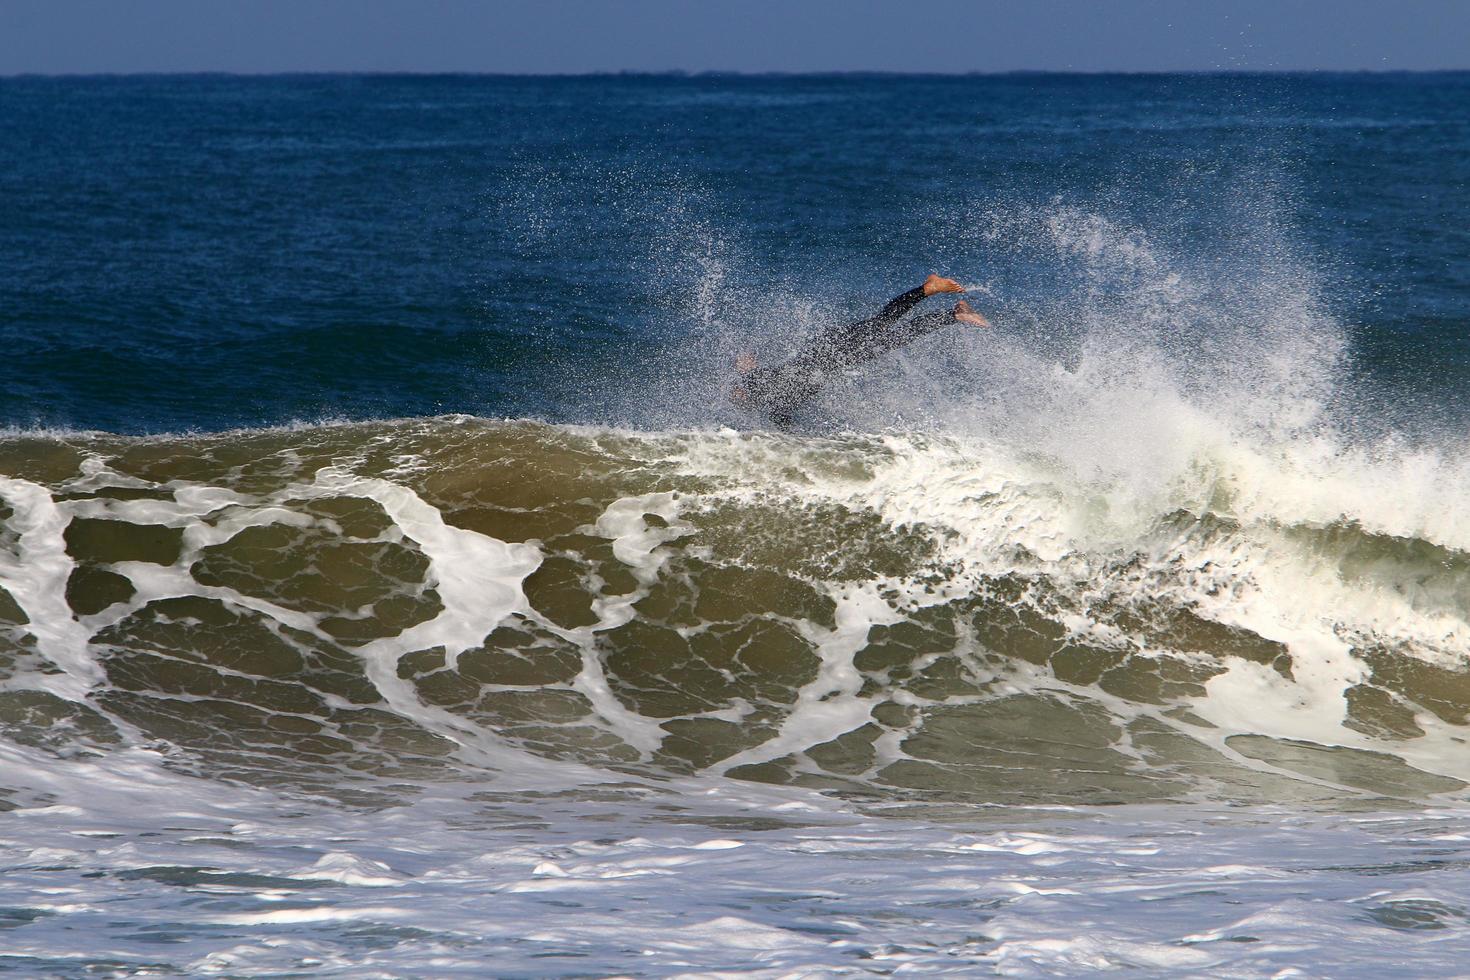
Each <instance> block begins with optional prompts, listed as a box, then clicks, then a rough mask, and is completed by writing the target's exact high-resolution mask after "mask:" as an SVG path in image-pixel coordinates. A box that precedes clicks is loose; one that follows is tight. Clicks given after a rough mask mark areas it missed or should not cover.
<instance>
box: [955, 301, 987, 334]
mask: <svg viewBox="0 0 1470 980" xmlns="http://www.w3.org/2000/svg"><path fill="white" fill-rule="evenodd" d="M954 318H955V319H956V320H958V321H959V322H960V323H968V324H970V325H971V326H973V327H988V326H990V321H989V320H987V319H985V318H984V317H983V316H981V315H980V314H979V313H976V312H975V311H974V310H973V309H971V308H970V304H969V303H966V302H965V301H964V300H960V301H959V302H958V303H956V304H955V305H954Z"/></svg>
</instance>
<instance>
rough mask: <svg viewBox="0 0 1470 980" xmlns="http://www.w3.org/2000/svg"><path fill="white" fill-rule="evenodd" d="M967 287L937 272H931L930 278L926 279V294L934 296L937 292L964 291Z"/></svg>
mask: <svg viewBox="0 0 1470 980" xmlns="http://www.w3.org/2000/svg"><path fill="white" fill-rule="evenodd" d="M964 291H965V287H964V286H961V285H960V284H959V283H957V282H955V281H954V280H953V279H946V278H944V277H943V276H941V275H939V274H938V273H937V272H931V273H929V278H928V279H925V280H924V295H925V296H933V295H934V294H935V293H963V292H964Z"/></svg>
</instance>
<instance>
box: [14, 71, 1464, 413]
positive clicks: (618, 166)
mask: <svg viewBox="0 0 1470 980" xmlns="http://www.w3.org/2000/svg"><path fill="white" fill-rule="evenodd" d="M1046 208H1052V209H1058V208H1071V209H1078V210H1080V211H1081V212H1085V213H1087V214H1089V215H1096V216H1100V217H1101V218H1102V219H1104V220H1106V221H1107V222H1109V223H1110V224H1111V225H1112V226H1114V227H1116V228H1121V229H1123V231H1122V232H1120V234H1138V235H1142V236H1146V238H1147V239H1148V241H1149V243H1150V244H1151V246H1152V247H1154V248H1156V249H1164V250H1166V251H1167V252H1168V253H1169V254H1170V257H1171V259H1170V261H1171V262H1173V263H1175V264H1176V265H1178V266H1180V267H1188V268H1191V269H1195V270H1200V269H1208V270H1210V271H1209V272H1208V274H1207V275H1206V278H1207V279H1208V280H1209V285H1208V288H1211V289H1220V288H1225V287H1226V286H1228V282H1229V281H1237V280H1239V279H1240V278H1241V277H1242V276H1246V275H1250V274H1251V272H1250V270H1251V267H1252V266H1253V265H1255V266H1273V267H1278V268H1279V266H1280V265H1281V263H1283V262H1285V261H1287V260H1288V259H1289V260H1290V261H1291V262H1292V263H1294V264H1295V267H1296V271H1295V272H1294V273H1293V274H1295V275H1298V276H1302V277H1307V278H1310V280H1311V289H1312V293H1313V297H1314V300H1313V301H1314V303H1316V304H1318V305H1319V306H1320V308H1321V309H1322V311H1323V312H1325V313H1326V314H1328V315H1330V316H1331V317H1333V318H1334V319H1335V320H1337V321H1338V322H1340V323H1341V324H1342V325H1343V327H1344V329H1345V330H1346V331H1347V333H1348V335H1349V337H1350V341H1351V345H1352V351H1351V360H1352V367H1353V370H1355V371H1358V372H1362V373H1364V374H1366V375H1368V376H1370V377H1372V378H1373V379H1375V380H1377V381H1379V382H1381V383H1383V384H1385V385H1387V386H1388V387H1389V388H1390V389H1392V390H1393V391H1394V392H1395V395H1394V397H1393V398H1392V399H1390V401H1392V402H1394V403H1396V404H1402V401H1403V399H1405V398H1413V399H1420V398H1421V396H1423V395H1425V394H1426V393H1427V395H1428V397H1427V398H1422V400H1417V401H1416V402H1415V404H1416V405H1417V406H1418V410H1419V411H1422V412H1428V413H1442V412H1446V411H1449V409H1450V406H1451V405H1452V404H1458V403H1459V402H1460V401H1462V399H1461V397H1460V392H1461V391H1462V390H1463V386H1464V383H1465V379H1466V377H1467V371H1470V339H1467V324H1470V225H1467V222H1466V220H1465V218H1466V215H1467V214H1470V75H1466V74H1433V75H1285V76H1251V75H1223V76H1212V75H1180V76H1167V75H1160V76H1106V75H1103V76H1091V75H1011V76H1000V77H924V76H912V77H897V76H874V77H865V76H852V77H674V76H599V77H577V78H514V77H506V78H500V77H461V76H445V77H407V76H405V77H393V76H382V77H379V76H300V77H267V78H236V77H212V76H196V77H136V78H106V77H103V78H74V79H73V78H68V79H61V78H11V79H5V80H3V81H0V214H3V215H4V219H3V221H0V259H3V261H0V311H3V316H0V343H3V347H4V350H5V355H6V356H5V357H4V360H3V363H0V372H3V373H0V382H3V383H0V391H3V393H4V394H3V401H0V421H3V422H4V423H7V424H9V425H12V426H20V427H31V426H50V427H64V428H81V429H105V430H109V431H119V432H151V431H163V430H181V429H204V430H215V429H221V428H227V427H238V426H254V425H260V424H267V423H280V422H285V421H291V420H297V421H302V420H315V419H320V418H373V417H400V416H419V415H425V414H439V413H446V412H465V413H472V414H479V415H492V416H501V415H509V416H522V415H535V416H540V417H546V418H549V419H575V420H583V421H588V420H591V421H596V420H603V421H631V422H639V421H643V419H642V418H641V417H640V412H641V411H642V410H641V409H640V405H639V400H638V399H636V398H629V397H627V396H626V389H627V388H629V387H637V386H640V385H643V384H650V383H652V384H665V383H668V382H669V381H670V376H671V375H677V374H678V373H679V372H681V371H687V370H688V365H687V359H688V356H689V355H690V353H691V350H690V348H696V349H697V348H698V347H699V345H701V344H705V343H707V328H708V326H709V323H710V321H711V320H712V319H724V320H726V321H728V323H729V324H730V325H731V329H735V330H738V331H742V332H752V333H755V334H762V333H765V332H770V331H772V330H787V329H789V330H790V331H791V332H793V333H796V334H799V333H800V332H801V331H802V330H804V329H809V328H810V327H811V326H812V325H813V324H816V323H818V322H819V321H820V319H821V317H820V315H817V314H815V313H810V311H811V310H820V309H822V308H826V309H830V311H831V314H832V316H833V318H845V317H849V316H853V317H855V316H859V315H862V314H863V313H864V312H866V310H867V309H868V307H870V306H873V305H875V304H877V303H878V302H881V301H882V300H883V299H885V298H887V297H888V296H890V295H892V294H895V293H897V292H901V291H902V290H903V289H905V288H908V287H909V286H910V285H913V284H914V283H916V282H917V280H918V278H922V275H923V274H925V273H927V272H928V271H930V270H931V269H938V270H940V271H943V272H946V273H948V274H951V275H955V276H957V277H959V278H961V279H964V280H965V281H966V282H974V283H983V284H985V285H986V287H987V288H988V290H989V292H988V293H987V294H986V295H985V297H984V298H985V300H986V303H985V305H986V307H987V309H988V310H989V311H990V312H991V313H992V314H993V315H994V317H995V318H996V320H997V322H998V323H1000V324H1002V325H1007V324H1009V325H1010V326H1012V327H1013V328H1015V329H1017V330H1035V329H1036V325H1037V323H1038V321H1039V320H1043V319H1044V320H1046V321H1048V328H1049V329H1057V328H1065V327H1066V326H1067V323H1066V321H1068V320H1069V319H1072V320H1075V319H1076V316H1075V308H1076V304H1077V297H1078V288H1079V287H1078V283H1077V280H1076V277H1075V276H1073V275H1070V274H1069V273H1068V271H1067V270H1065V269H1061V268H1059V267H1058V263H1057V261H1056V257H1055V256H1054V255H1053V254H1052V253H1051V252H1049V251H1047V250H1043V249H1037V248H1034V247H1027V246H1026V245H1025V243H1019V244H1018V242H1017V240H1016V239H1015V238H1013V237H1010V236H1009V235H1008V234H1007V233H1005V232H1002V233H1001V234H1000V237H996V232H995V230H994V225H995V222H994V220H993V218H991V217H987V216H988V215H992V214H993V212H994V211H995V210H996V209H1010V210H1017V209H1046ZM916 277H917V278H916ZM1100 286H1101V288H1103V289H1104V290H1105V289H1106V288H1107V286H1108V283H1107V282H1106V281H1103V282H1102V283H1101V284H1100ZM1087 288H1088V289H1091V290H1094V291H1096V290H1097V289H1098V288H1099V284H1098V283H1096V282H1094V283H1090V284H1089V285H1088V286H1087ZM710 290H714V291H715V295H716V298H717V302H715V303H713V304H711V303H710V301H709V293H710ZM793 295H794V296H797V297H800V298H801V300H802V302H803V303H805V304H807V307H806V308H807V309H808V311H809V320H808V321H805V322H803V323H800V324H796V325H794V326H790V327H787V326H786V325H787V324H788V323H790V322H791V319H792V317H791V313H790V309H791V305H790V300H791V297H792V296H793ZM701 304H703V305H701ZM1259 313H1260V311H1259V310H1254V309H1253V310H1248V311H1243V312H1242V315H1246V316H1255V315H1258V314H1259ZM701 326H703V327H704V328H706V329H704V330H700V329H696V328H698V327H701ZM671 352H673V353H671ZM610 378H611V379H616V386H617V387H618V388H621V389H624V392H623V394H622V395H621V396H618V395H613V394H610V393H609V392H608V391H607V382H608V379H610ZM673 380H675V381H677V380H678V378H674V379H673ZM665 414H667V411H665ZM717 414H718V413H717V412H715V411H714V410H712V409H711V408H710V407H709V406H708V405H707V404H706V405H703V406H702V407H693V406H690V407H689V408H688V409H687V411H686V412H685V415H686V416H687V417H686V418H684V419H681V420H680V421H686V422H691V423H705V424H708V423H709V422H711V421H716V420H718V419H717V418H716V415H717Z"/></svg>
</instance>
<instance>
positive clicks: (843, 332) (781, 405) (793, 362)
mask: <svg viewBox="0 0 1470 980" xmlns="http://www.w3.org/2000/svg"><path fill="white" fill-rule="evenodd" d="M964 291H965V287H964V286H961V285H960V284H959V283H957V282H955V281H954V280H953V279H946V278H944V277H943V276H940V275H937V274H931V275H930V276H929V278H928V279H925V280H924V284H923V285H922V286H917V287H915V288H913V289H910V290H909V291H908V292H906V293H903V294H902V295H900V296H895V297H894V298H893V299H891V300H889V301H888V305H887V306H884V307H883V309H881V310H879V311H878V313H877V315H875V316H871V317H868V318H867V319H865V320H858V321H857V322H856V323H848V324H843V325H841V326H835V327H828V328H827V329H826V330H823V331H822V332H821V333H819V334H817V336H816V337H814V338H813V339H812V340H811V342H810V343H808V344H807V345H806V347H805V348H804V349H803V350H802V351H801V352H799V353H798V354H796V355H795V356H793V357H791V358H790V359H789V360H787V361H785V362H784V363H782V364H777V365H775V366H772V367H762V366H761V365H759V364H758V363H757V362H756V359H755V355H754V354H752V353H749V352H746V353H744V354H741V355H740V356H739V357H738V358H736V360H735V367H736V370H738V371H739V372H740V380H739V381H737V382H735V384H734V386H733V387H732V388H731V389H730V399H731V401H733V402H735V403H736V404H737V405H743V406H747V407H750V408H754V409H757V410H759V411H761V412H763V413H765V414H766V415H767V416H769V417H770V419H771V421H772V422H775V423H776V424H777V425H780V426H786V425H790V424H791V417H792V413H793V412H795V411H796V410H797V409H798V408H800V407H801V406H802V405H805V404H806V403H807V402H809V401H811V399H812V398H813V397H815V396H816V394H817V393H818V392H819V391H821V390H822V387H823V386H824V385H825V384H826V383H827V379H828V378H829V377H830V376H831V375H832V374H834V373H836V372H838V371H842V370H846V369H847V368H852V367H856V366H857V365H859V364H863V363H865V362H867V361H871V360H872V359H873V358H875V357H878V356H879V355H881V354H886V353H888V352H889V351H891V350H896V349H897V348H899V347H902V346H903V345H904V344H907V343H909V342H910V341H913V340H916V339H918V338H919V337H922V336H924V335H925V334H928V333H932V332H934V331H935V330H938V329H939V328H940V327H944V326H948V325H949V324H951V323H968V324H971V325H973V326H977V327H988V326H990V321H988V320H986V319H985V318H984V317H983V316H981V315H980V314H979V313H976V312H975V311H974V310H973V309H971V308H970V304H969V303H966V302H965V301H964V300H960V301H959V302H958V303H956V304H955V305H954V308H953V309H950V310H943V311H940V312H934V313H925V314H924V315H922V316H916V317H914V318H913V319H912V320H909V321H907V322H906V323H900V322H899V321H900V320H902V319H903V317H904V315H905V314H906V313H908V312H909V311H910V310H912V309H913V308H914V307H916V306H918V305H919V304H920V303H922V302H923V301H924V299H925V298H926V297H929V296H933V295H934V294H935V293H962V292H964Z"/></svg>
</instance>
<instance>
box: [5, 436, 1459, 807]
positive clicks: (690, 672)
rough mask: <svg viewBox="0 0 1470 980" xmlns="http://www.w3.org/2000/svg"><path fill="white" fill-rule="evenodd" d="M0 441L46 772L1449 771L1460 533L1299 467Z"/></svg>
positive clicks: (1335, 780)
mask: <svg viewBox="0 0 1470 980" xmlns="http://www.w3.org/2000/svg"><path fill="white" fill-rule="evenodd" d="M0 454H3V457H4V461H5V465H4V470H5V472H7V473H8V474H10V475H9V476H7V477H6V479H5V480H4V482H3V483H0V496H3V499H4V502H5V510H4V511H3V512H0V514H3V517H4V519H5V523H4V525H3V532H4V537H3V543H4V548H5V550H4V561H3V564H0V585H3V587H4V589H5V593H4V595H3V597H0V601H3V603H4V605H3V612H4V619H5V621H6V640H5V649H4V656H5V691H4V693H3V695H0V705H3V714H0V717H3V718H4V723H5V726H6V730H7V732H8V734H9V736H10V737H11V738H14V739H15V740H17V741H19V742H21V743H22V744H27V745H33V746H36V747H37V748H40V749H42V750H45V751H50V752H55V753H59V754H62V755H72V754H76V753H91V752H98V753H106V752H109V751H113V750H114V748H115V747H116V746H120V745H140V744H146V745H152V746H155V747H157V748H159V749H160V750H161V751H163V752H164V753H165V756H166V757H167V759H168V764H169V765H170V766H173V767H176V768H179V769H182V770H186V771H190V772H195V773H200V774H210V775H214V776H222V775H229V776H232V777H238V778H241V779H244V780H247V781H256V782H269V783H271V784H279V783H282V782H284V783H286V784H290V785H296V786H299V787H301V788H302V789H303V790H313V791H317V792H322V793H327V794H345V795H347V796H352V795H354V794H360V795H362V796H364V797H371V796H372V794H373V787H374V786H375V785H377V784H378V781H379V780H381V779H382V778H406V777H413V778H432V777H433V776H434V775H435V774H436V773H444V772H446V771H451V772H454V773H457V774H462V771H463V767H466V766H471V767H473V766H485V767H489V768H491V769H494V768H495V767H496V766H497V764H498V762H499V761H500V760H502V759H503V757H504V756H506V755H507V753H514V754H517V755H529V756H536V757H544V758H546V759H551V760H566V761H571V762H575V763H578V764H580V765H584V766H592V767H596V768H598V769H603V770H608V771H611V772H625V773H649V774H661V773H662V774H667V773H679V774H687V773H718V774H724V775H728V776H731V777H735V778H739V779H746V780H755V781H762V782H772V783H783V784H785V783H794V784H797V785H800V786H806V787H813V788H819V789H830V790H835V791H838V792H841V793H847V794H853V795H854V796H855V797H858V798H862V799H880V800H891V799H904V800H915V799H924V800H954V801H965V802H990V803H1031V804H1037V803H1124V802H1144V801H1161V800H1180V799H1194V798H1207V799H1215V800H1234V801H1252V802H1260V801H1274V802H1282V801H1284V800H1291V801H1299V802H1303V803H1333V804H1341V803H1343V802H1345V801H1348V800H1362V799H1371V798H1374V797H1392V798H1430V797H1436V796H1439V795H1448V796H1451V797H1454V796H1457V795H1458V794H1459V793H1460V792H1461V791H1462V790H1463V789H1464V788H1465V786H1466V782H1465V780H1467V779H1470V766H1467V765H1466V763H1465V760H1464V753H1463V749H1462V746H1463V741H1462V739H1463V738H1464V735H1465V727H1464V726H1465V722H1466V713H1467V711H1470V693H1467V692H1470V674H1467V672H1466V670H1465V668H1464V665H1463V663H1462V662H1461V657H1462V655H1463V651H1464V650H1465V649H1466V647H1467V644H1470V625H1467V621H1466V617H1467V609H1466V605H1465V602H1466V599H1467V597H1470V552H1467V550H1466V549H1467V548H1470V540H1466V538H1465V537H1464V535H1465V533H1466V527H1467V526H1466V525H1464V524H1462V523H1459V521H1460V519H1461V516H1462V515H1460V514H1456V513H1453V512H1449V513H1446V512H1444V511H1443V510H1440V511H1437V512H1436V516H1437V518H1438V519H1437V520H1436V521H1434V522H1433V523H1431V522H1429V521H1426V520H1423V519H1421V518H1420V515H1419V514H1417V513H1416V508H1415V506H1414V501H1412V500H1409V501H1404V500H1401V499H1398V500H1386V501H1383V502H1382V504H1383V506H1382V507H1381V508H1380V509H1379V510H1377V511H1374V510H1371V509H1369V508H1368V507H1367V506H1366V504H1364V505H1361V506H1362V509H1360V510H1357V511H1353V510H1348V509H1346V508H1343V509H1340V510H1339V509H1335V508H1334V507H1333V506H1329V505H1328V502H1327V500H1326V499H1324V498H1323V496H1322V495H1321V494H1320V493H1318V492H1317V491H1316V490H1315V487H1316V486H1317V485H1318V481H1319V480H1321V479H1322V478H1323V477H1324V476H1326V474H1323V473H1321V472H1320V471H1318V472H1314V471H1313V470H1312V466H1314V465H1316V466H1321V465H1328V464H1325V463H1323V462H1322V461H1320V460H1319V461H1313V460H1304V459H1293V458H1291V457H1290V456H1284V455H1278V456H1277V457H1276V458H1269V457H1266V456H1264V455H1263V454H1260V453H1252V452H1250V451H1249V450H1248V449H1247V448H1244V447H1236V448H1235V450H1234V452H1233V454H1225V455H1221V456H1219V457H1217V458H1213V459H1211V458H1201V459H1196V460H1192V461H1191V463H1190V465H1189V466H1188V467H1186V468H1185V469H1184V470H1183V471H1181V472H1180V473H1179V474H1178V476H1177V479H1176V481H1175V482H1174V483H1173V485H1171V486H1169V487H1168V488H1167V489H1166V492H1162V493H1159V494H1157V495H1156V496H1155V498H1154V499H1152V500H1149V501H1142V502H1141V501H1132V502H1131V503H1132V504H1133V505H1134V506H1133V508H1132V510H1131V512H1129V511H1126V510H1125V509H1124V508H1123V507H1122V506H1121V504H1120V502H1119V501H1118V500H1117V499H1116V498H1114V499H1111V500H1110V499H1109V497H1108V495H1107V492H1106V488H1104V487H1100V486H1098V485H1096V484H1087V483H1080V484H1079V483H1077V482H1075V481H1074V480H1073V479H1072V477H1071V475H1070V474H1069V473H1068V472H1067V471H1066V470H1065V469H1064V468H1059V467H1057V466H1054V465H1051V464H1050V463H1049V461H1048V460H1047V459H1046V458H1045V457H1044V456H1042V455H1033V456H1032V457H1031V458H1026V457H1024V456H1019V455H1015V454H1005V453H1001V452H997V451H995V450H994V449H993V448H991V447H987V446H985V445H980V444H972V443H967V442H965V441H963V440H960V439H957V438H945V437H926V436H918V435H902V434H890V435H882V436H856V435H855V436H842V437H797V436H785V435H777V434H768V433H736V432H734V431H728V430H727V431H724V432H682V433H681V432H671V433H638V432H630V431H620V430H607V429H591V428H576V427H567V426H553V425H546V424H540V423H529V422H491V421H482V420H477V419H472V418H466V417H447V418H440V419H433V420H425V421H410V422H396V423H373V424H361V425H336V426H323V427H304V428H296V429H283V430H273V431H261V432H243V433H231V434H224V435H218V436H192V437H164V438H133V439H128V438H119V437H108V436H76V437H60V438H56V437H44V436H26V437H12V438H10V439H8V440H6V441H5V442H4V443H3V445H0ZM1333 465H1338V466H1341V465H1344V464H1342V462H1341V461H1338V462H1337V463H1336V464H1333ZM1363 465H1367V464H1363ZM1370 475H1371V474H1370ZM1339 476H1340V474H1339ZM1385 480H1386V477H1385ZM1368 503H1372V501H1369V502H1368ZM1142 504H1147V505H1148V506H1147V507H1143V506H1141V505H1142ZM1403 515H1407V516H1403ZM21 802H24V801H23V800H22V799H19V798H18V797H16V796H15V795H14V791H13V793H12V799H11V803H12V805H18V804H19V803H21Z"/></svg>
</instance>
